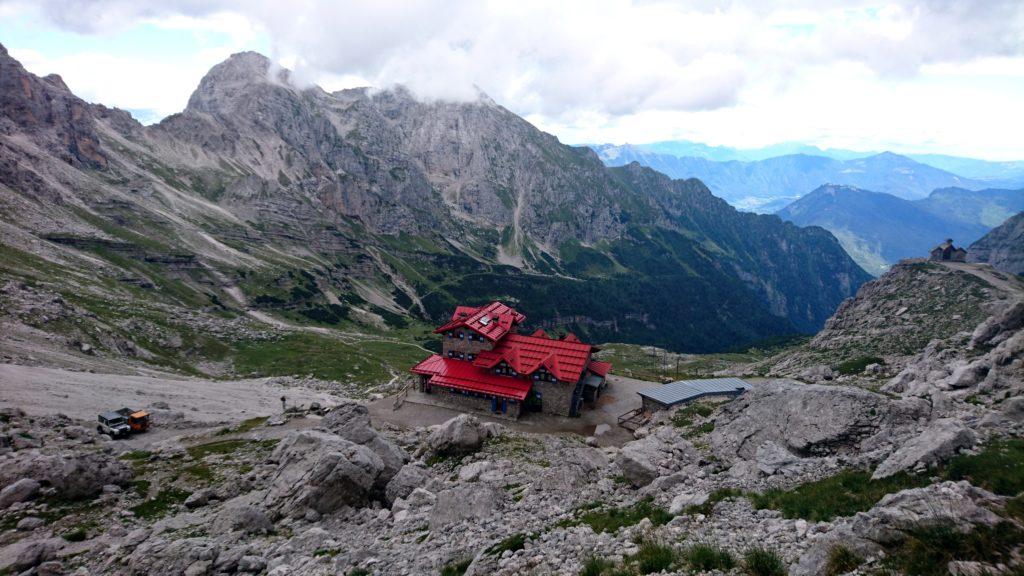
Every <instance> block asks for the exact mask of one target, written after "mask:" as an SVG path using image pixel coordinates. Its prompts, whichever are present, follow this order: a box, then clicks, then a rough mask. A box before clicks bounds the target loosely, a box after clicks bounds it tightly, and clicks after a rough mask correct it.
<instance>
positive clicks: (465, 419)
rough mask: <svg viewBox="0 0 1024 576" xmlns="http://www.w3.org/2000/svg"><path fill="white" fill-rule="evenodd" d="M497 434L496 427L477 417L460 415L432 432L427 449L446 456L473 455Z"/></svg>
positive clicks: (428, 438) (428, 437)
mask: <svg viewBox="0 0 1024 576" xmlns="http://www.w3.org/2000/svg"><path fill="white" fill-rule="evenodd" d="M496 432H497V430H496V428H495V427H494V426H492V425H488V424H485V423H482V422H480V419H479V418H477V417H476V416H471V415H469V414H460V415H458V416H456V417H454V418H452V419H451V420H448V421H447V422H445V423H444V424H440V425H438V426H436V427H434V429H433V430H431V431H430V434H429V435H428V436H427V449H428V450H429V451H430V452H431V453H432V454H436V455H444V456H450V455H460V454H471V453H473V452H476V451H477V450H479V449H480V447H481V446H483V443H484V441H485V440H487V439H488V438H490V437H491V436H493V435H495V434H496Z"/></svg>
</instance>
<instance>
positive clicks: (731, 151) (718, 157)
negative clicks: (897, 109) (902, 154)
mask: <svg viewBox="0 0 1024 576" xmlns="http://www.w3.org/2000/svg"><path fill="white" fill-rule="evenodd" d="M626 146H630V147H632V148H635V149H637V150H639V151H642V152H645V153H654V154H668V155H669V156H693V157H695V158H706V159H708V160H715V161H718V162H727V161H729V160H740V161H743V162H754V161H757V160H767V159H768V158H775V157H777V156H789V155H791V154H807V155H809V156H825V157H827V158H832V159H835V160H850V159H853V158H864V157H865V156H872V155H874V154H876V152H855V151H853V150H842V149H838V148H819V147H817V146H813V145H810V144H804V143H801V142H783V143H781V144H772V145H771V146H762V147H760V148H733V147H730V146H709V145H707V144H701V143H699V142H690V141H687V140H667V141H663V142H652V143H650V144H635V145H629V144H627V145H626Z"/></svg>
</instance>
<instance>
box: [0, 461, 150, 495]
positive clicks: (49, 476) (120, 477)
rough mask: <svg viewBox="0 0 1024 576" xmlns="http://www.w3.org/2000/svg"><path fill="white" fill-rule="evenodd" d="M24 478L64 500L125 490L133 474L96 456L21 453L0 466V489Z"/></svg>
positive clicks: (115, 462) (125, 466)
mask: <svg viewBox="0 0 1024 576" xmlns="http://www.w3.org/2000/svg"><path fill="white" fill-rule="evenodd" d="M23 478H31V479H33V480H35V481H37V482H45V483H47V484H49V485H50V486H53V487H54V488H56V489H57V491H58V492H59V493H60V495H61V496H63V497H66V498H83V497H87V496H92V495H94V494H98V493H99V492H100V491H102V490H103V487H104V486H106V485H108V484H114V485H117V486H124V485H125V484H127V483H128V481H129V480H131V478H132V472H131V469H130V468H129V467H128V466H127V465H126V464H125V463H124V462H121V461H119V460H116V459H114V458H112V457H110V456H108V455H106V454H102V453H99V452H81V453H73V454H63V455H44V454H39V453H23V454H19V455H18V456H17V457H15V458H13V459H10V460H6V461H4V462H3V463H0V486H8V485H10V484H12V483H14V482H15V481H17V480H20V479H23Z"/></svg>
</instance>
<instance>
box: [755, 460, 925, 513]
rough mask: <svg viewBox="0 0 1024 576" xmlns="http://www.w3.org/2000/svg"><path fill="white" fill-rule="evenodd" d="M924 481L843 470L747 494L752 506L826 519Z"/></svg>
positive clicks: (850, 511) (900, 475)
mask: <svg viewBox="0 0 1024 576" xmlns="http://www.w3.org/2000/svg"><path fill="white" fill-rule="evenodd" d="M926 484H928V480H927V479H925V478H918V477H914V476H909V475H906V474H897V475H895V476H890V477H888V478H883V479H881V480H872V479H871V472H868V471H862V470H844V471H842V472H840V473H838V474H836V475H835V476H831V477H829V478H825V479H823V480H818V481H816V482H809V483H807V484H803V485H801V486H798V487H797V488H795V489H793V490H789V491H786V490H779V489H773V490H767V491H765V492H764V493H762V494H749V495H748V497H749V498H750V500H751V501H752V502H753V503H754V506H755V507H756V508H772V509H774V510H779V511H780V512H782V515H783V516H784V517H786V518H804V519H806V520H812V521H829V520H832V519H833V518H835V517H837V516H851V515H853V514H856V513H857V512H863V511H864V510H868V509H870V508H871V507H872V506H874V505H875V504H876V503H877V502H878V501H879V500H881V499H882V497H883V496H885V495H886V494H891V493H893V492H899V491H900V490H906V489H907V488H916V487H919V486H924V485H926Z"/></svg>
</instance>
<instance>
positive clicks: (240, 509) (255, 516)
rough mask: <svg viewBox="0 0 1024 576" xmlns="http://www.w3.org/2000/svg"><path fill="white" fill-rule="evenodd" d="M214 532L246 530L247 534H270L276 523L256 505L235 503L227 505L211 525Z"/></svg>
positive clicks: (223, 532) (224, 532)
mask: <svg viewBox="0 0 1024 576" xmlns="http://www.w3.org/2000/svg"><path fill="white" fill-rule="evenodd" d="M210 528H211V532H212V533H214V534H226V533H228V532H244V533H246V534H270V533H272V532H273V531H274V524H273V523H272V522H271V521H270V518H269V517H268V516H267V514H266V512H264V511H263V510H262V509H260V508H258V507H256V506H250V505H248V504H244V503H235V504H230V505H228V506H225V507H224V508H223V509H222V510H221V511H220V512H219V513H218V514H217V517H216V518H215V519H214V521H213V524H212V525H211V527H210Z"/></svg>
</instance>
